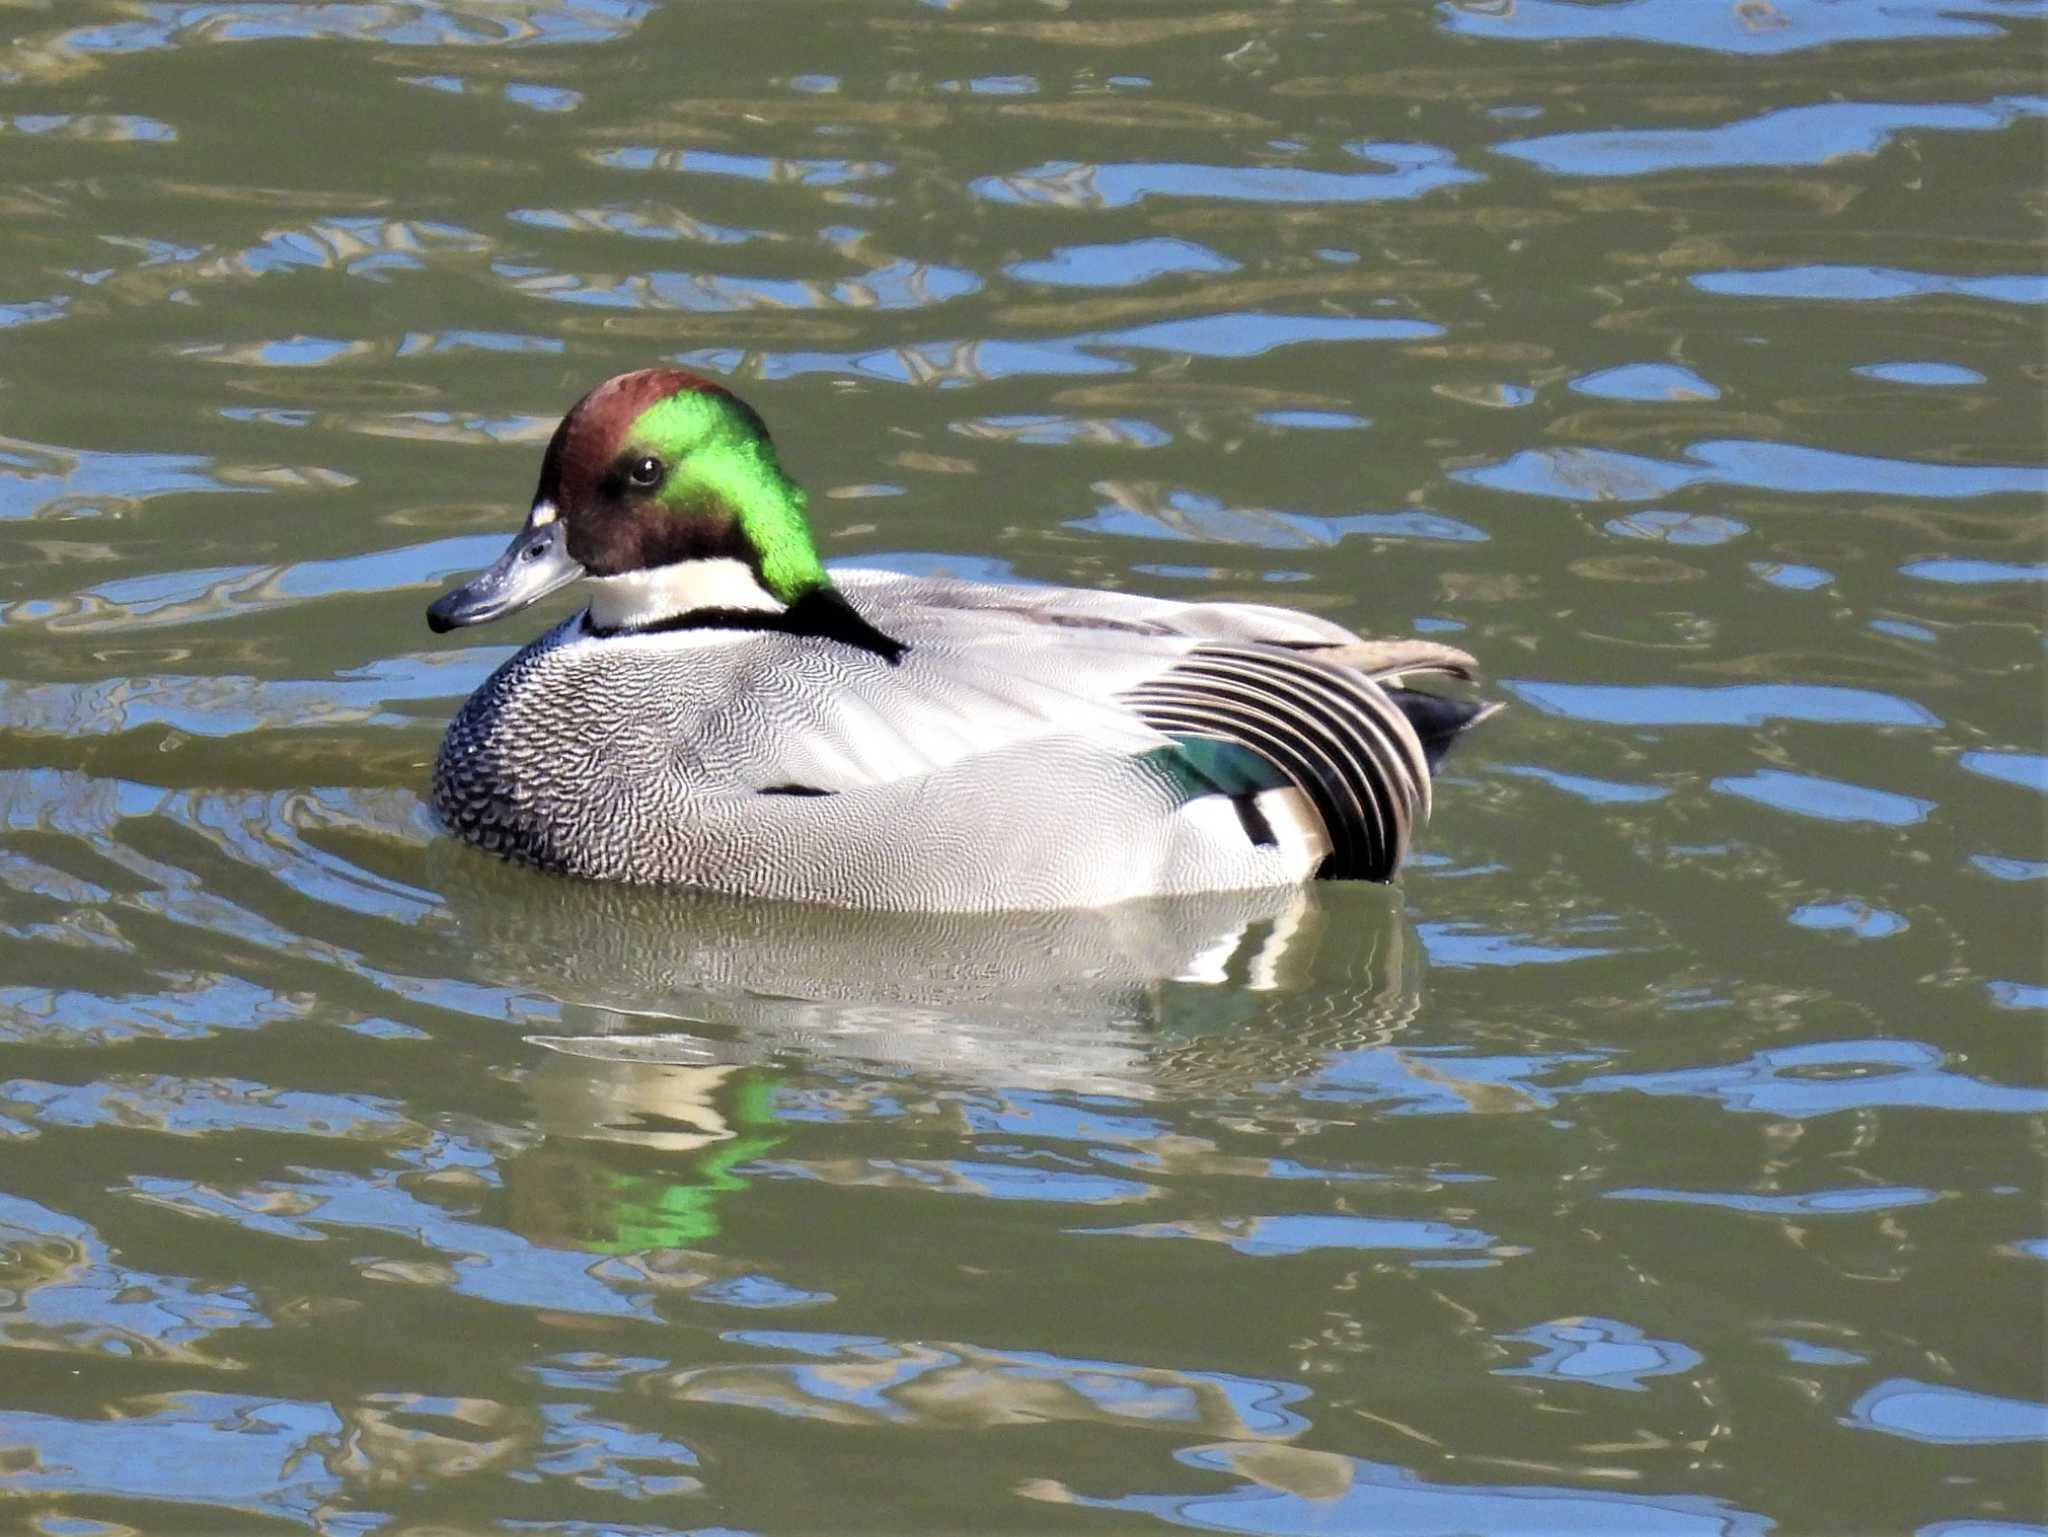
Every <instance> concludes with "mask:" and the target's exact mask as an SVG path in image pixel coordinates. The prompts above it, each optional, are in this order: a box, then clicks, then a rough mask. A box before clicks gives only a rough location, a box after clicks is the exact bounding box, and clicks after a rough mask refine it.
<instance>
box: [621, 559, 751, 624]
mask: <svg viewBox="0 0 2048 1537" xmlns="http://www.w3.org/2000/svg"><path fill="white" fill-rule="evenodd" d="M784 607H785V605H784V604H782V603H779V602H777V601H776V599H775V597H774V595H773V594H772V593H770V592H769V591H768V589H767V588H765V587H763V586H762V585H761V584H760V583H759V582H758V581H756V580H755V579H754V573H753V571H752V570H751V569H750V568H749V567H748V565H747V563H746V562H745V561H743V560H733V559H731V558H729V557H721V558H719V559H716V560H679V561H677V562H676V563H675V564H674V565H672V566H656V567H654V568H653V569H652V570H648V571H628V572H626V573H625V574H624V575H622V576H593V577H591V578H590V622H591V623H592V624H593V625H595V626H596V627H597V628H598V629H600V630H623V629H632V628H636V627H638V626H640V625H647V624H656V623H659V622H660V621H661V620H664V619H673V618H675V617H676V616H677V615H678V614H687V613H690V612H691V611H692V610H695V609H706V608H739V609H767V610H769V611H770V612H773V613H780V612H781V611H782V609H783V608H784Z"/></svg>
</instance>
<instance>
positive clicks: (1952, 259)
mask: <svg viewBox="0 0 2048 1537" xmlns="http://www.w3.org/2000/svg"><path fill="white" fill-rule="evenodd" d="M2044 20H2048V11H2044V9H2043V8H2042V7H2041V6H2040V5H2039V4H2032V3H2019V0H1957V3H1953V4H1941V3H1937V0H1894V3H1889V4H1877V3H1856V0H1836V3H1823V0H1775V3H1770V0H1765V3H1761V4H1747V3H1745V4H1742V5H1739V6H1735V5H1719V4H1709V3H1705V0H1685V3H1680V0H1631V3H1609V4H1599V5H1595V4H1580V3H1566V0H1518V3H1516V4H1514V5H1512V6H1502V5H1494V4H1477V3H1474V4H1445V5H1439V6H1436V7H1433V8H1432V7H1427V6H1419V5H1406V4H1391V3H1369V4H1343V3H1335V0H1303V3H1298V4H1292V5H1278V4H1275V5H1268V6H1259V7H1245V8H1239V9H1222V8H1219V7H1217V6H1215V5H1213V4H1193V3H1190V4H1167V3H1158V4H1150V3H1148V4H1143V5H1137V4H1130V5H1122V6H1111V5H1108V4H1093V5H1091V4H1086V3H1075V4H1071V5H1053V4H1045V5H1040V4H1027V3H1022V0H1018V3H988V4H978V3H973V0H968V3H963V4H960V5H957V6H951V7H946V6H926V5H918V4H912V3H907V0H906V3H886V4H885V3H880V0H876V3H872V4H858V3H856V4H837V5H826V4H817V3H812V0H775V3H772V4H756V5H752V6H742V5H738V4H684V3H680V0H672V3H666V4H656V3H651V0H495V3H487V0H448V3H442V4H428V3H398V0H392V3H361V4H346V5H345V4H305V5H264V4H255V3H232V0H230V3H220V4H155V3H149V4H144V3H112V0H108V3H97V0H44V3H35V0H29V3H21V0H13V3H7V4H0V219H4V229H5V234H4V236H0V811H4V821H0V1525H8V1526H20V1527H25V1528H27V1529H29V1530H32V1531H37V1532H41V1533H46V1534H64V1537H74V1534H101V1533H115V1532H128V1531H136V1532H147V1533H159V1532H175V1531H208V1532H211V1531H233V1532H269V1531H279V1532H284V1531H291V1530H303V1529H307V1528H312V1529H314V1530H317V1531H320V1532H323V1533H335V1534H356V1533H369V1532H393V1533H397V1532H408V1533H412V1532H419V1533H424V1532H428V1531H437V1532H438V1531H463V1532H472V1531H474V1532H485V1531H488V1532H513V1531H536V1530H538V1531H547V1532H561V1533H579V1534H580V1533H598V1532H633V1533H648V1534H652V1533H674V1532H684V1531H707V1532H708V1531H725V1532H751V1533H762V1534H768V1533H802V1532H819V1531H836V1530H872V1531H956V1530H957V1531H970V1530H971V1531H1024V1530H1029V1531H1074V1532H1143V1531H1154V1530H1162V1529H1166V1528H1172V1527H1189V1528H1193V1529H1197V1530H1221V1531H1232V1532H1244V1533H1253V1534H1261V1537H1264V1534H1276V1537H1277V1534H1291V1533H1305V1532H1370V1533H1384V1534H1390V1537H1405V1534H1437V1533H1444V1534H1450V1533H1458V1534H1464V1533H1486V1534H1505V1533H1522V1532H1553V1531H1554V1532H1573V1533H1578V1532H1593V1533H1614V1534H1638V1533H1641V1534H1658V1537H1661V1534H1667V1533H1668V1534H1683V1537H1693V1534H1702V1537H1705V1534H1713V1537H1743V1534H1750V1533H1759V1532H1763V1531H1778V1532H1794V1533H1803V1532H1814V1533H1822V1532H1829V1533H1832V1532H1898V1533H1914V1534H1918V1537H2013V1534H2015V1533H2018V1532H2041V1531H2043V1530H2048V1526H2044V1525H2043V1523H2048V1491H2044V1487H2043V1459H2042V1442H2043V1441H2044V1440H2048V1403H2044V1400H2048V1382H2044V1367H2043V1351H2044V1340H2043V1327H2042V1326H2043V1318H2044V1308H2043V1300H2044V1298H2043V1280H2044V1277H2048V1269H2044V1267H2048V1219H2044V1215H2043V1210H2042V1180H2041V1168H2042V1152H2043V1135H2042V1134H2043V1129H2044V1119H2048V1066H2044V1061H2043V1051H2042V1025H2043V1021H2044V1013H2043V1010H2044V1009H2048V970H2044V966H2043V951H2044V944H2043V940H2044V923H2043V902H2042V898H2043V893H2044V890H2048V887H2044V884H2043V882H2044V879H2048V838H2044V817H2043V811H2044V799H2043V796H2044V793H2048V756H2044V752H2048V749H2044V729H2043V728H2044V722H2043V713H2044V693H2043V688H2042V677H2041V666H2040V655H2041V639H2042V633H2043V631H2042V597H2043V585H2042V584H2043V580H2044V577H2048V549H2044V545H2048V520H2044V519H2043V516H2042V512H2043V497H2044V493H2048V470H2044V468H2043V458H2044V455H2043V438H2044V434H2043V404H2044V391H2043V385H2044V374H2048V370H2044V348H2043V319H2044V315H2048V308H2044V306H2048V270H2044V262H2043V245H2042V224H2043V217H2044V214H2048V201H2044V198H2043V193H2042V186H2043V181H2042V175H2041V168H2042V165H2043V163H2044V161H2043V134H2042V121H2043V115H2044V113H2048V99H2044V96H2043V94H2042V92H2043V83H2042V67H2041V60H2042V54H2041V45H2042V42H2043V22H2044ZM663 362H666V363H671V364H680V365H681V366H685V367H691V368H695V369H698V370H700V371H703V372H706V373H709V374H712V375H713V376H715V377H718V378H721V379H723V380H724V381H725V382H727V383H728V384H730V385H732V386H733V387H735V388H737V389H739V390H740V391H741V392H742V393H744V394H745V395H746V397H747V398H748V399H749V400H750V401H751V402H752V403H753V404H755V405H756V406H757V407H758V408H759V409H760V410H761V412H762V413H763V414H764V415H765V416H766V417H767V419H768V420H769V422H770V423H771V425H772V426H773V427H774V429H775V432H776V438H777V442H778V444H779V446H780V447H781V450H782V454H783V458H784V461H785V463H786V464H787V465H788V466H789V468H790V469H791V470H792V472H793V473H795V474H796V475H797V476H798V477H799V478H800V479H801V480H802V481H803V482H804V484H805V485H806V486H807V487H809V488H810V491H811V495H812V501H811V507H812V511H813V514H814V518H815V522H816V526H817V530H818V534H819V538H820V544H821V546H822V548H823V549H824V551H825V553H826V555H827V557H828V559H835V560H850V559H854V558H859V559H863V560H867V561H871V562H879V563H882V564H886V565H891V566H895V567H898V568H900V569H910V570H928V569H941V570H948V571H953V572H957V573H960V574H965V575H981V576H1015V577H1018V578H1022V579H1034V580H1052V581H1064V582H1075V583H1081V584H1086V585H1094V586H1114V587H1124V588H1130V589H1133V590H1140V591H1146V592H1153V593H1160V594H1165V595H1169V596H1176V597H1236V598H1257V599H1260V600H1263V601H1273V602H1282V603H1286V604H1290V605H1294V606H1297V607H1300V608H1303V609H1308V610H1313V611H1315V612H1318V613H1322V614H1327V615H1329V616H1330V617H1332V618H1335V619H1337V620H1340V621H1342V622H1344V623H1346V624H1349V625H1354V626H1357V627H1359V628H1362V629H1365V630H1368V631H1372V630H1378V631H1385V632H1395V633H1428V634H1433V635H1440V636H1442V637H1444V638H1445V639H1447V640H1449V641H1451V642H1452V643H1454V644H1456V645H1459V646H1462V647H1465V648H1467V649H1469V650H1471V651H1472V652H1473V653H1475V654H1476V655H1477V656H1479V657H1480V659H1481V661H1482V663H1483V664H1484V666H1485V668H1486V670H1487V679H1486V682H1485V685H1484V688H1485V691H1486V692H1487V693H1488V694H1489V695H1490V696H1492V697H1497V698H1500V699H1503V700H1505V701H1506V702H1507V703H1508V705H1509V708H1508V709H1507V710H1506V711H1505V712H1504V713H1503V714H1501V715H1500V716H1499V717H1497V718H1496V719H1494V720H1493V721H1491V722H1489V723H1488V724H1487V725H1486V726H1485V727H1484V728H1482V730H1481V731H1480V732H1478V733H1476V734H1475V735H1474V736H1473V738H1472V739H1470V740H1469V741H1468V742H1467V743H1466V744H1465V745H1464V746H1463V747H1461V748H1460V750H1459V752H1458V753H1457V754H1456V755H1455V756H1454V757H1453V759H1452V760H1451V762H1450V764H1449V765H1448V766H1447V772H1446V775H1445V778H1444V780H1443V782H1442V783H1441V785H1440V787H1439V792H1438V799H1437V813H1436V817H1435V820H1434V821H1433V822H1432V824H1431V826H1430V827H1429V829H1428V830H1427V832H1426V833H1425V834H1424V836H1423V838H1422V840H1421V847H1420V852H1419V855H1418V857H1417V858H1416V859H1415V860H1414V861H1413V862H1412V863H1411V865H1410V867H1409V869H1408V870H1407V872H1406V873H1405V875H1404V876H1403V879H1402V880H1401V882H1400V883H1399V884H1398V885H1397V886H1395V887H1393V888H1391V889H1386V888H1371V887H1324V888H1318V889H1316V890H1315V891H1312V892H1310V893H1306V894H1296V893H1276V894H1273V895H1271V896H1260V897H1253V898H1229V899H1218V900H1215V901H1207V902H1192V903H1182V904H1167V905H1162V906H1158V907H1144V908H1138V909H1134V910H1131V911H1126V912H1120V913H1116V914H1110V915H1081V916H1060V915H1054V916H1039V917H1032V918H1028V919H1015V920H1008V919H997V920H972V921H970V920H949V919H904V918H874V917H862V916H859V915H852V914H840V913H830V912H817V911H807V910H803V909H796V908H787V907H777V906H772V905H761V904H746V903H735V902H730V901H721V900H713V899H706V898H700V897H693V896H690V895H688V894H681V893H666V894H664V893H621V892H610V891H603V890H598V889H593V888H589V887H583V886H577V885H572V884H568V883H563V882H557V881H552V880H549V879H546V878H544V877H539V876H536V875H532V874H529V873H525V872H520V871H513V870H507V869H503V868H500V867H497V866H495V865H493V864H491V863H490V862H489V861H487V860H484V859H482V858H481V857H479V856H474V855H472V854H471V853H469V852H468V851H466V850H462V849H458V848H454V847H451V846H450V845H449V844H448V843H447V842H446V840H444V839H442V838H440V837H438V836H437V835H436V833H435V831H434V829H433V827H432V824H431V822H430V820H429V819H428V817H427V815H426V813H425V810H424V808H423V805H422V802H421V799H420V797H421V795H422V792H423V790H424V786H425V780H426V774H427V767H428V764H429V763H430V761H431V757H432V754H433V751H434V747H435V743H436V741H437V739H438V734H439V730H440V728H441V725H442V724H443V723H444V722H445V720H446V719H447V717H448V716H449V715H450V714H451V713H452V711H453V709H454V708H455V705H456V703H457V702H458V701H459V700H460V698H461V697H462V696H463V695H464V694H466V693H467V692H468V690H470V689H471V688H473V687H474V686H475V685H476V683H478V682H479V681H480V680H481V679H482V677H483V676H484V675H485V673H486V672H487V671H488V670H489V669H490V668H491V667H492V666H494V665H495V664H496V663H497V661H499V660H500V659H502V658H503V657H504V656H505V655H507V654H508V652H509V648H510V647H511V646H513V645H515V644H516V643H518V642H519V641H520V640H521V639H523V638H524V636H525V635H528V634H531V633H537V631H538V629H539V628H540V626H541V625H542V624H543V623H545V622H547V620H548V619H549V618H550V617H551V616H556V615H558V614H561V613H566V612H568V611H569V609H570V606H571V604H572V602H573V600H572V598H571V597H569V596H568V595H564V596H562V597H559V598H556V599H553V600H551V601H550V602H549V603H548V604H547V605H545V606H544V607H545V612H544V613H535V614H533V615H528V616H522V617H521V619H518V620H514V621H510V622H509V623H508V624H507V625H504V626H500V627H494V628H493V629H489V630H479V631H465V632H460V633H458V634H457V635H454V636H450V637H447V638H445V639H437V638H435V637H433V636H431V635H429V633H428V632H427V630H426V627H425V625H424V622H423V620H422V610H423V608H424V605H425V604H426V602H427V601H428V600H429V599H430V598H431V597H432V596H433V595H434V594H435V593H436V592H438V591H439V590H441V589H442V587H443V586H444V585H445V584H446V583H447V582H448V581H449V579H451V578H452V577H454V576H455V575H457V574H458V573H462V572H465V571H469V570H473V569H475V568H477V567H478V566H480V565H482V564H484V563H485V562H487V561H488V560H489V559H490V558H492V557H493V556H494V555H495V554H496V552H497V551H498V550H499V549H501V548H502V547H503V543H504V540H505V538H506V536H507V535H508V534H509V533H510V531H511V529H512V528H513V527H514V526H515V524H516V522H517V520H518V518H519V516H520V515H521V514H522V513H523V510H524V507H525V505H526V499H527V498H528V496H529V495H530V494H531V490H532V485H533V480H534V477H535V475H536V472H537V469H538V464H539V456H540V449H541V445H542V444H543V443H544V442H545V440H546V437H547V434H548V433H549V431H550V430H551V429H552V427H553V424H554V421H555V419H556V417H557V416H558V415H559V413H560V412H561V411H562V409H563V408H564V407H566V405H567V404H568V403H569V402H571V401H572V400H574V399H575V398H576V397H577V396H578V395H579V394H580V393H582V391H583V390H585V389H586V388H588V387H589V386H590V385H591V384H593V383H595V382H596V381H598V380H600V379H602V378H604V377H605V376H607V375H609V374H611V373H614V372H617V371H620V370H624V369H628V368H634V367H640V366H646V365H649V364H654V363H663ZM529 621H530V622H529Z"/></svg>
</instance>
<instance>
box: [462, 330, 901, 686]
mask: <svg viewBox="0 0 2048 1537" xmlns="http://www.w3.org/2000/svg"><path fill="white" fill-rule="evenodd" d="M583 577H587V578H589V579H590V581H591V584H592V587H593V588H594V589H595V590H594V591H593V592H592V594H591V603H590V625H591V628H592V629H593V630H595V631H597V632H598V633H600V634H604V633H614V632H621V631H630V632H643V631H646V630H649V629H655V628H673V627H678V626H684V625H692V624H702V623H704V622H706V621H707V620H709V621H719V620H725V621H729V622H740V621H746V622H751V623H755V624H761V625H767V626H770V627H773V628H779V629H789V628H808V627H810V626H809V625H808V624H806V623H803V622H802V621H805V620H806V619H809V620H812V621H815V622H816V623H817V625H818V626H819V627H820V628H821V629H823V630H824V631H826V632H828V633H833V632H837V631H840V630H844V629H846V628H847V619H848V617H849V616H851V618H852V619H853V620H854V621H855V629H856V630H857V629H858V628H860V624H859V621H858V616H857V615H854V614H853V611H852V609H851V608H850V607H849V606H848V605H847V604H846V602H845V600H844V599H843V598H842V597H840V595H839V594H838V592H837V591H836V590H835V589H834V588H833V586H832V583H831V578H830V577H828V576H827V575H826V574H825V567H824V565H823V563H822V562H820V561H819V559H818V552H817V547H816V546H815V545H814V544H813V543H812V541H811V531H810V525H809V524H808V523H807V522H806V521H805V518H804V493H803V491H802V490H801V489H800V488H799V487H798V486H797V484H796V483H795V482H794V481H792V480H791V479H790V478H789V476H788V475H786V474H784V473H783V469H782V465H781V462H780V461H779V460H778V459H777V458H776V456H775V447H774V444H773V443H771V442H770V441H769V438H768V429H767V428H766V427H765V426H764V425H763V424H762V422H761V418H760V417H759V416H757V415H756V414H755V413H754V410H753V408H752V407H751V406H749V405H748V404H747V403H746V402H745V401H743V400H741V399H740V398H739V397H738V396H737V395H735V394H733V393H732V392H731V391H730V390H727V389H725V388H724V387H723V386H721V385H718V384H714V383H712V382H711V381H710V380H708V379H701V378H699V377H698V376H697V375H695V374H688V373H683V372H681V371H679V370H675V369H643V370H641V371H640V372H638V373H630V374H620V375H618V376H617V377H616V378H612V379H607V380H606V381H605V382H604V383H603V384H600V385H599V386H598V387H597V388H596V389H594V390H592V391H591V392H590V393H589V394H588V395H585V396H584V397H583V398H582V399H581V400H579V401H577V402H576V404H575V405H574V406H573V407H571V408H570V411H569V414H568V415H567V416H565V417H563V418H562V424H561V426H559V427H557V428H556V429H555V435H554V437H553V438H552V439H551V440H550V441H549V443H548V451H547V456H546V458H544V459H543V460H542V461H541V469H540V486H539V488H538V489H537V490H536V491H535V492H534V497H533V506H532V508H531V510H530V511H528V513H527V515H526V523H525V525H524V526H523V527H522V528H521V529H520V530H519V532H518V534H517V535H515V536H514V538H513V540H512V543H511V545H510V546H509V547H508V548H507V549H506V551H505V553H504V554H503V555H501V556H499V557H498V560H497V563H496V564H495V565H493V566H492V567H491V568H490V569H489V570H488V571H485V572H483V573H481V574H480V575H478V576H476V577H475V578H473V579H472V580H470V581H468V582H466V583H464V584H463V585H462V586H460V587H458V588H456V589H455V590H454V591H453V592H449V593H445V594H443V595H442V596H441V597H440V598H438V599H436V600H435V601H434V603H433V605H432V606H431V607H429V608H428V610H427V623H428V625H430V626H431V627H432V628H433V629H434V630H435V631H436V632H441V631H446V630H452V629H454V628H455V627H456V626H458V625H466V624H487V623H489V622H490V621H491V620H493V619H501V618H503V617H504V616H505V615H507V614H511V613H516V612H517V611H518V610H520V609H522V608H525V607H526V606H527V605H528V604H530V603H534V602H536V601H538V600H539V599H541V598H544V597H546V596H547V595H548V594H549V593H551V592H554V591H555V590H556V589H558V588H561V587H565V586H567V585H568V584H569V583H570V582H573V581H576V580H577V579H578V578H583ZM792 616H794V617H792ZM869 635H870V637H871V638H869V639H867V640H862V641H857V642H856V643H858V644H865V645H867V646H868V648H869V649H871V650H884V654H887V649H899V650H900V648H896V647H895V646H894V643H893V642H890V641H888V640H887V638H886V637H883V636H878V635H873V633H872V632H869ZM841 638H846V637H844V636H842V637H841ZM877 642H879V643H880V644H879V645H878V644H876V643H877ZM885 648H887V649H885Z"/></svg>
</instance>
